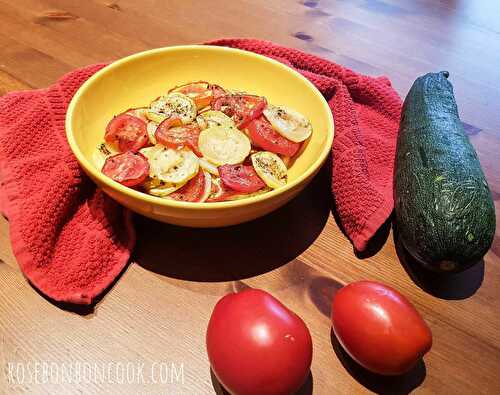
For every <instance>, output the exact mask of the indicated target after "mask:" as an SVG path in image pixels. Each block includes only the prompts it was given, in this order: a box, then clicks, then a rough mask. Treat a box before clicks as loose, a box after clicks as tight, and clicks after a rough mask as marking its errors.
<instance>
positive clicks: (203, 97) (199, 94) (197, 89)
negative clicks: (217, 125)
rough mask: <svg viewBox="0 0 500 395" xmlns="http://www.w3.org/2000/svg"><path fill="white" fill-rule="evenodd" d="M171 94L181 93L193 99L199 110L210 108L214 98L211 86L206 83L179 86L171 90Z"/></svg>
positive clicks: (199, 82)
mask: <svg viewBox="0 0 500 395" xmlns="http://www.w3.org/2000/svg"><path fill="white" fill-rule="evenodd" d="M171 92H179V93H182V94H184V95H186V96H188V97H190V98H191V99H193V101H194V103H195V104H196V108H197V109H198V110H199V109H201V108H204V107H207V106H209V105H210V103H211V102H212V98H213V91H212V89H211V86H210V84H209V83H208V82H205V81H198V82H191V83H188V84H185V85H181V86H177V87H175V88H174V89H171V90H170V91H169V92H168V93H171Z"/></svg>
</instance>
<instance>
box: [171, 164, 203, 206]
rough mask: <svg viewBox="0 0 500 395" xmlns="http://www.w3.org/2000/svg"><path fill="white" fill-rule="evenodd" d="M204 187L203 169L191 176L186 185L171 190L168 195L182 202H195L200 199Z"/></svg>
mask: <svg viewBox="0 0 500 395" xmlns="http://www.w3.org/2000/svg"><path fill="white" fill-rule="evenodd" d="M204 189H205V174H204V173H203V170H200V171H198V174H197V175H196V176H194V177H193V178H191V179H190V180H189V181H188V182H187V183H186V185H184V186H183V187H181V188H179V189H178V190H177V191H175V192H172V193H171V194H170V195H168V196H169V197H171V198H172V199H174V200H178V201H182V202H197V201H199V200H200V199H201V197H202V195H203V192H204Z"/></svg>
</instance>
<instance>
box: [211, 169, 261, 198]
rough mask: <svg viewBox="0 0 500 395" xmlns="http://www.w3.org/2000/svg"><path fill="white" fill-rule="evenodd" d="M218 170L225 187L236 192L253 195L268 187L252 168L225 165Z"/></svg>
mask: <svg viewBox="0 0 500 395" xmlns="http://www.w3.org/2000/svg"><path fill="white" fill-rule="evenodd" d="M218 169H219V174H220V177H221V180H222V182H223V183H224V185H225V186H227V187H228V188H230V189H232V190H234V191H238V192H244V193H252V192H256V191H258V190H259V189H262V188H264V187H265V186H266V184H265V183H264V181H262V180H261V178H260V177H259V176H258V175H257V172H256V171H255V170H254V168H253V167H252V166H246V165H223V166H219V168H218Z"/></svg>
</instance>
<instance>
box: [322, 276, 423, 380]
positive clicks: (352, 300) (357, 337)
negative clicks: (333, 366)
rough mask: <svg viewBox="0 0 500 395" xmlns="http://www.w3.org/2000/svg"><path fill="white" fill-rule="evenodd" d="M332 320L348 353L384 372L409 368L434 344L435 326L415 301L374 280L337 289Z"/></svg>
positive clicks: (370, 366)
mask: <svg viewBox="0 0 500 395" xmlns="http://www.w3.org/2000/svg"><path fill="white" fill-rule="evenodd" d="M332 324H333V330H334V332H335V335H336V336H337V339H338V340H339V342H340V343H341V344H342V346H343V347H344V349H345V350H346V351H347V353H348V354H349V355H350V356H351V357H352V358H353V359H354V360H355V361H357V362H358V363H359V364H360V365H362V366H363V367H365V368H366V369H368V370H370V371H372V372H375V373H379V374H383V375H397V374H402V373H405V372H407V371H408V370H410V369H411V368H412V367H413V366H414V365H415V364H416V362H418V360H420V358H422V357H423V355H424V354H425V353H426V352H427V351H429V350H430V348H431V346H432V333H431V330H430V329H429V327H428V326H427V324H426V323H425V321H424V320H423V319H422V317H421V316H420V314H419V313H418V312H417V310H415V308H414V307H413V306H412V305H411V303H410V302H409V301H408V300H407V299H406V298H405V297H404V296H403V295H401V294H400V293H399V292H397V291H396V290H394V289H392V288H390V287H388V286H386V285H383V284H380V283H377V282H373V281H359V282H355V283H352V284H349V285H347V286H345V287H344V288H342V289H341V290H340V291H338V292H337V294H336V295H335V297H334V299H333V303H332Z"/></svg>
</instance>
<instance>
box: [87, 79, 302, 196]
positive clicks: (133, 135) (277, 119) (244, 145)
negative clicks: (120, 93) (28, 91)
mask: <svg viewBox="0 0 500 395" xmlns="http://www.w3.org/2000/svg"><path fill="white" fill-rule="evenodd" d="M311 134H312V126H311V123H310V121H309V120H308V119H307V118H306V117H305V116H304V115H302V114H300V113H299V112H297V111H295V110H293V109H290V108H286V107H284V106H276V105H273V104H271V103H269V102H268V101H267V100H266V98H265V97H262V96H257V95H252V94H248V93H245V92H237V91H232V90H227V89H224V88H222V87H221V86H218V85H215V84H211V83H208V82H203V81H199V82H191V83H188V84H184V85H181V86H178V87H175V88H173V89H171V90H170V91H168V93H167V94H166V95H164V96H160V97H158V98H157V99H155V100H153V101H152V102H151V103H150V105H149V106H148V107H142V108H134V109H129V110H127V111H124V112H123V113H121V114H119V115H117V116H115V117H114V118H113V119H112V120H111V121H110V122H109V123H108V125H107V127H106V132H105V135H104V142H103V143H102V144H100V146H99V147H98V149H97V151H96V154H95V155H94V160H95V162H96V163H97V165H98V166H99V168H102V172H103V173H104V174H105V175H106V176H108V177H110V178H112V179H113V180H115V181H117V182H119V183H121V184H123V185H125V186H127V187H130V188H135V189H138V190H140V191H142V192H145V193H148V194H150V195H154V196H158V197H161V198H165V199H174V200H178V201H185V202H221V201H227V200H235V199H242V198H245V197H249V196H254V195H256V194H261V193H265V192H267V191H270V190H272V189H276V188H279V187H281V186H284V185H285V184H286V183H287V170H288V169H287V166H290V165H291V163H292V162H293V159H294V158H295V157H296V156H297V155H298V154H299V152H300V150H301V145H302V143H303V142H304V141H306V140H307V139H308V138H309V137H310V136H311Z"/></svg>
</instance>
